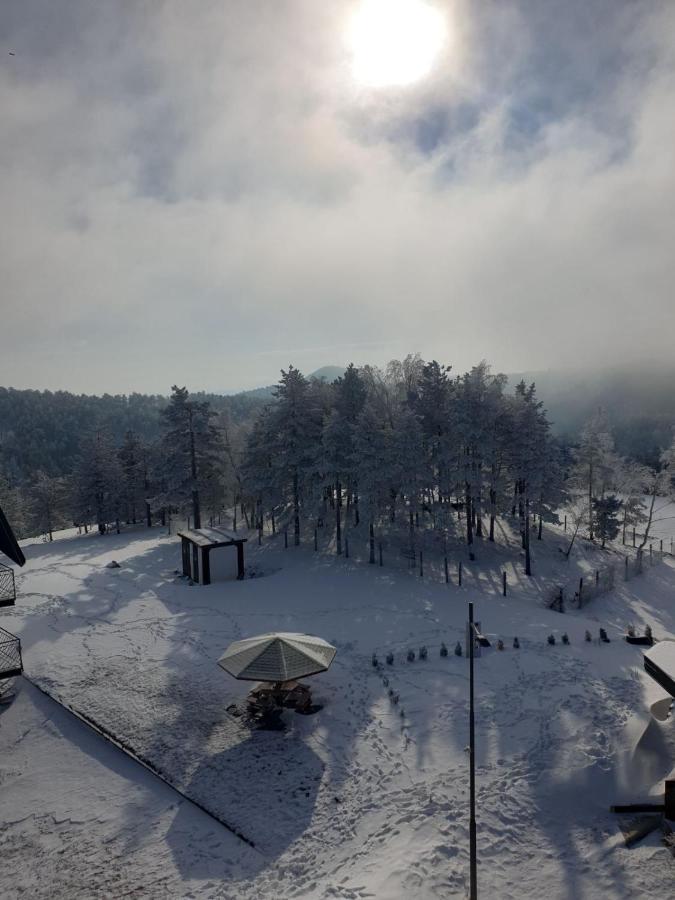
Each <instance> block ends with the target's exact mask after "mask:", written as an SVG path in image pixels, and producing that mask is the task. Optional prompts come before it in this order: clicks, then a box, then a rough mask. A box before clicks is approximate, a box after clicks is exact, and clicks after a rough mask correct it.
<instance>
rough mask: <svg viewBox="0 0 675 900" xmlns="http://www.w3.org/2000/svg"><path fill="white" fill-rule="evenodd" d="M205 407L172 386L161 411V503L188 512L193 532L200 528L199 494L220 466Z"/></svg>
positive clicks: (216, 438)
mask: <svg viewBox="0 0 675 900" xmlns="http://www.w3.org/2000/svg"><path fill="white" fill-rule="evenodd" d="M214 415H215V414H214V413H213V412H212V410H211V408H210V406H209V403H208V402H206V401H201V400H196V399H194V398H193V397H191V396H190V394H189V393H188V390H187V388H185V387H178V386H177V385H173V387H172V388H171V399H170V401H169V405H168V406H167V407H166V408H165V409H164V410H163V412H162V417H163V420H164V426H165V429H166V430H165V433H164V438H163V447H164V451H165V472H166V481H167V488H166V492H165V499H166V500H167V502H168V503H169V504H171V505H173V506H178V507H179V508H185V507H186V506H187V505H189V506H190V507H191V509H192V521H193V525H194V527H195V528H201V527H202V516H201V502H200V493H201V492H203V491H205V489H206V485H207V484H208V483H209V481H210V480H211V479H213V478H214V477H216V475H215V470H217V469H218V467H219V465H220V464H221V460H220V458H219V452H218V451H219V436H218V433H217V431H216V428H215V426H214V424H213V417H214Z"/></svg>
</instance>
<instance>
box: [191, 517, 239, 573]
mask: <svg viewBox="0 0 675 900" xmlns="http://www.w3.org/2000/svg"><path fill="white" fill-rule="evenodd" d="M178 537H179V538H180V539H181V548H182V556H183V575H187V576H188V577H190V578H192V580H193V581H195V582H197V583H198V584H211V582H212V581H224V580H227V579H228V578H234V577H236V578H237V579H238V580H241V579H242V578H243V577H244V544H245V543H246V538H242V537H239V536H238V535H237V534H236V533H235V532H232V531H226V530H225V529H224V528H216V527H213V528H189V529H186V530H185V531H179V532H178ZM220 547H235V548H236V551H237V558H236V570H235V567H234V565H231V564H228V560H227V559H225V560H223V559H222V557H221V558H220V559H219V560H216V559H212V557H211V553H212V551H213V550H218V549H219V548H220ZM232 562H234V561H232Z"/></svg>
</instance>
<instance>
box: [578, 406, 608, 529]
mask: <svg viewBox="0 0 675 900" xmlns="http://www.w3.org/2000/svg"><path fill="white" fill-rule="evenodd" d="M618 469H619V460H618V457H617V455H616V453H615V452H614V438H613V437H612V433H611V429H610V426H609V420H608V418H607V413H606V412H605V411H604V410H603V409H599V410H598V411H597V413H596V414H595V415H594V416H592V417H591V418H590V419H589V420H588V421H587V422H586V424H585V425H584V427H583V428H582V430H581V436H580V440H579V445H578V448H577V452H576V465H575V472H574V473H573V477H576V479H577V480H578V481H583V483H584V484H585V488H586V496H587V498H588V525H589V537H590V539H591V540H593V539H594V537H595V531H594V525H595V521H594V517H593V500H594V499H595V498H596V497H602V496H603V495H604V494H605V493H606V491H608V490H610V489H611V488H612V487H613V480H614V477H615V475H616V473H617V472H618Z"/></svg>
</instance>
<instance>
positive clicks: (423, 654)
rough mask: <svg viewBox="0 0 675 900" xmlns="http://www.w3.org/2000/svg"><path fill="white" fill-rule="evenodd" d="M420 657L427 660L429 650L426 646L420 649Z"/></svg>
mask: <svg viewBox="0 0 675 900" xmlns="http://www.w3.org/2000/svg"><path fill="white" fill-rule="evenodd" d="M419 656H420V659H426V658H427V648H426V647H425V646H424V645H422V646H421V647H420V653H419Z"/></svg>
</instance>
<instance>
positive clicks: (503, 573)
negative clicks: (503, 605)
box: [502, 572, 506, 597]
mask: <svg viewBox="0 0 675 900" xmlns="http://www.w3.org/2000/svg"><path fill="white" fill-rule="evenodd" d="M502 594H503V595H504V596H505V597H506V572H502Z"/></svg>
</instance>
